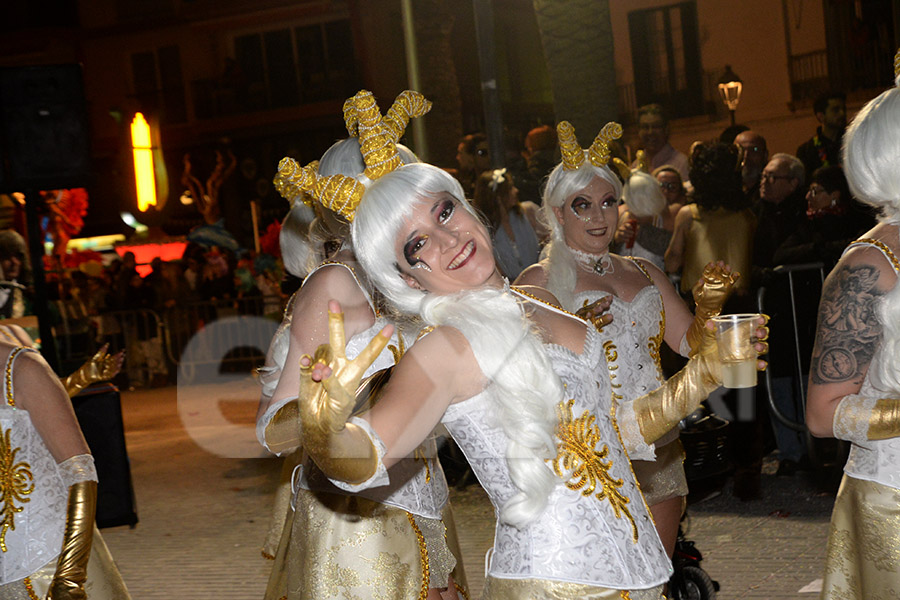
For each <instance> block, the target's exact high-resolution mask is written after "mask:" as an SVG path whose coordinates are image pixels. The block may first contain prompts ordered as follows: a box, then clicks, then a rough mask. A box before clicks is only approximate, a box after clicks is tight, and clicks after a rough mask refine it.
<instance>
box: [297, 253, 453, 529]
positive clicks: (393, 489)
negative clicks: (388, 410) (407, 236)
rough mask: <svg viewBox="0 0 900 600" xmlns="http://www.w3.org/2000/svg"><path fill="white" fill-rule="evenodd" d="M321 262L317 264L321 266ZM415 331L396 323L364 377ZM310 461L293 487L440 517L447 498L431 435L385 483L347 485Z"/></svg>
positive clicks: (362, 337)
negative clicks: (351, 496) (360, 499)
mask: <svg viewBox="0 0 900 600" xmlns="http://www.w3.org/2000/svg"><path fill="white" fill-rule="evenodd" d="M328 264H333V265H339V266H342V267H344V268H347V269H348V270H349V271H350V272H351V274H353V277H354V279H356V274H355V273H354V272H353V270H352V269H350V268H349V267H347V266H346V265H344V264H342V263H326V265H322V266H327V265H328ZM322 266H320V267H319V268H322ZM316 270H318V269H316ZM314 272H315V271H314ZM311 274H312V273H310V275H311ZM357 284H359V288H360V290H362V292H363V294H365V295H366V299H367V300H369V304H370V306H371V307H372V310H373V312H375V307H374V305H372V301H371V298H370V297H369V294H368V292H367V291H366V288H365V287H364V286H363V285H362V283H361V282H360V281H359V280H358V279H357ZM376 314H377V313H376ZM388 323H390V321H388V320H387V319H386V318H384V317H380V316H379V317H377V318H376V319H375V323H373V324H372V326H371V327H370V328H369V329H367V330H365V331H363V332H362V333H359V334H357V335H354V336H353V337H351V338H350V339H349V340H347V346H346V354H347V357H348V358H351V359H353V358H356V357H357V356H358V355H359V353H360V352H362V351H363V349H364V348H365V347H366V346H367V345H368V343H369V342H370V341H372V338H374V337H375V336H376V335H377V334H378V332H380V331H381V329H382V328H383V327H384V326H385V325H387V324H388ZM417 333H418V332H415V331H403V330H401V329H400V327H397V326H395V327H394V333H393V334H392V335H391V339H390V341H389V342H388V345H387V348H385V349H384V350H383V351H382V352H381V354H379V355H378V358H376V359H375V362H374V363H372V365H371V366H370V367H369V368H368V369H366V372H365V374H364V377H368V376H369V375H372V374H373V373H376V372H377V371H381V370H382V369H387V368H389V367H391V366H393V365H394V364H395V353H396V360H399V357H400V355H401V354H402V353H403V352H405V351H406V349H408V348H409V347H410V346H412V344H413V343H414V342H415V340H416V335H417ZM309 462H310V461H309V460H308V459H307V461H306V465H303V464H301V465H299V466H298V467H297V468H296V470H295V471H294V476H293V477H294V490H295V491H296V489H297V488H298V487H300V488H303V489H307V490H314V491H322V492H329V493H337V494H347V493H352V494H353V495H357V496H362V497H363V498H368V499H370V500H374V501H376V502H380V503H381V504H387V505H389V506H396V507H397V508H401V509H403V510H406V511H408V512H411V513H413V514H415V515H418V516H421V517H425V518H428V519H440V518H441V515H442V512H443V510H444V506H445V505H446V504H447V498H448V497H449V495H450V491H449V489H448V488H447V480H446V478H445V477H444V470H443V469H442V468H441V464H440V462H439V461H438V458H437V443H436V441H435V439H434V438H433V437H432V438H429V439H427V440H426V441H424V442H423V443H422V445H421V446H419V448H418V449H417V450H416V452H415V453H414V456H413V457H412V458H405V459H403V460H400V461H398V462H397V464H395V465H394V466H392V467H391V468H390V469H388V475H389V477H390V484H388V485H385V486H380V487H373V488H368V489H355V488H353V486H348V485H347V484H344V483H343V482H334V481H330V480H329V479H328V478H326V477H325V475H324V474H323V473H322V472H321V471H320V470H319V469H318V468H315V467H314V466H312V465H310V464H309Z"/></svg>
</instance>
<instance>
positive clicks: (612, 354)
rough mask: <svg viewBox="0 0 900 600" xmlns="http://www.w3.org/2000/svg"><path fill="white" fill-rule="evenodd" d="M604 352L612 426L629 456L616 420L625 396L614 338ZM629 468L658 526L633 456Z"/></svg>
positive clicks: (626, 454)
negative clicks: (617, 377)
mask: <svg viewBox="0 0 900 600" xmlns="http://www.w3.org/2000/svg"><path fill="white" fill-rule="evenodd" d="M603 353H604V355H605V356H606V368H607V369H608V370H609V385H610V387H611V388H612V402H611V403H610V407H609V416H610V417H612V426H613V429H615V431H616V437H618V438H619V444H621V446H622V451H623V452H624V453H625V456H626V457H628V449H627V448H625V442H623V441H622V432H620V431H619V422H618V420H616V411H617V410H618V408H619V400H622V399H623V396H622V394H620V393H618V392H617V391H616V390H617V389H619V388H621V387H622V384H621V383H616V371H618V370H619V365H617V364H616V361H617V360H619V353H618V352H617V351H616V345H615V344H613V343H612V340H606V341H605V342H603ZM628 468H629V469H631V476H632V477H634V484H635V485H636V486H637V489H638V491H639V492H640V493H641V500H642V501H643V503H644V507H645V508H646V509H647V514H648V515H650V520H651V521H652V522H653V526H654V527H656V519H654V518H653V513H652V512H650V506H649V505H648V504H647V499H646V498H644V492H643V490H641V482H640V481H638V478H637V475H636V474H635V473H634V466H633V465H632V464H631V458H628Z"/></svg>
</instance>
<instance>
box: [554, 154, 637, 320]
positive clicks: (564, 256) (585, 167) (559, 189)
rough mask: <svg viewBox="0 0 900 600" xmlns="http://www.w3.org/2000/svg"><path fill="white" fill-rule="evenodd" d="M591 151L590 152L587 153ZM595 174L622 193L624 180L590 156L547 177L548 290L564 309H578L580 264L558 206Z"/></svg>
mask: <svg viewBox="0 0 900 600" xmlns="http://www.w3.org/2000/svg"><path fill="white" fill-rule="evenodd" d="M585 154H587V153H585ZM594 177H599V178H600V179H602V180H603V181H606V182H607V183H609V184H610V185H611V186H612V188H613V193H614V194H615V196H616V198H619V197H620V196H621V195H622V182H621V181H619V178H618V177H616V175H615V173H613V172H612V171H611V170H610V169H609V167H596V166H594V165H593V164H591V162H590V161H589V160H587V158H586V159H585V161H584V163H583V164H582V165H581V166H580V167H579V168H578V169H575V170H572V171H569V170H566V169H565V168H564V167H563V164H562V163H560V164H558V165H556V167H555V168H554V169H553V171H551V172H550V176H549V177H548V178H547V185H546V187H545V188H544V203H543V206H542V208H541V210H543V211H544V220H545V221H546V222H547V224H548V225H549V226H550V243H549V244H548V246H547V266H546V270H547V289H548V290H550V291H551V292H552V293H553V295H554V296H556V299H557V300H559V303H560V304H561V305H562V306H563V308H565V309H567V310H576V309H577V308H578V307H576V306H574V304H575V281H576V268H577V267H576V264H575V257H574V256H572V252H571V251H570V250H569V247H568V246H566V239H565V232H564V231H563V226H562V224H561V223H560V222H559V221H558V220H557V219H556V215H555V214H554V212H553V209H554V208H559V207H561V206H562V205H563V204H564V203H565V201H566V198H569V197H570V196H572V195H573V194H575V193H576V192H578V191H580V190H583V189H584V188H586V187H587V186H588V185H590V183H591V181H592V180H593V179H594Z"/></svg>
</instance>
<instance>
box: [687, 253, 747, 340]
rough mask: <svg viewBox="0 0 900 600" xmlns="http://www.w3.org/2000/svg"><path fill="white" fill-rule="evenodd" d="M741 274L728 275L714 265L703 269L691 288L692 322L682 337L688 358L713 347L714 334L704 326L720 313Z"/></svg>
mask: <svg viewBox="0 0 900 600" xmlns="http://www.w3.org/2000/svg"><path fill="white" fill-rule="evenodd" d="M740 278H741V274H740V273H738V272H737V271H734V272H729V271H725V270H724V269H722V268H720V267H719V266H717V265H707V266H706V268H705V269H703V275H702V276H701V277H700V279H699V280H698V281H697V283H696V284H695V285H694V287H693V289H692V290H691V292H692V293H693V296H694V304H695V305H696V308H695V309H694V320H693V321H692V322H691V325H690V327H688V330H687V333H685V339H686V340H687V344H688V347H689V348H690V351H689V353H688V357H690V358H693V357H694V356H696V355H697V354H698V353H700V352H702V351H703V349H704V348H708V347H710V346H711V345H714V344H715V341H716V334H715V332H714V331H710V330H709V329H707V328H706V322H707V321H709V320H710V319H711V318H713V317H717V316H719V315H720V314H721V313H722V307H723V306H725V302H727V301H728V298H729V297H731V293H732V292H733V291H734V285H735V283H736V282H737V280H738V279H740Z"/></svg>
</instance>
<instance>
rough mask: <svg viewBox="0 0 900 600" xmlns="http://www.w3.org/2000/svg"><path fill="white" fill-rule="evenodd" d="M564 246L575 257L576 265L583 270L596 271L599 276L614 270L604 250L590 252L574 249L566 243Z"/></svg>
mask: <svg viewBox="0 0 900 600" xmlns="http://www.w3.org/2000/svg"><path fill="white" fill-rule="evenodd" d="M566 248H568V249H569V252H571V253H572V256H574V257H575V262H577V263H578V266H579V267H581V268H582V269H584V270H585V271H590V272H593V273H596V274H597V275H600V276H601V277H602V276H604V275H607V274H609V273H612V272H613V271H614V267H613V262H612V259H611V258H610V257H609V252H604V253H603V254H591V253H589V252H582V251H581V250H576V249H575V248H572V247H571V246H569V245H568V244H566Z"/></svg>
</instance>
